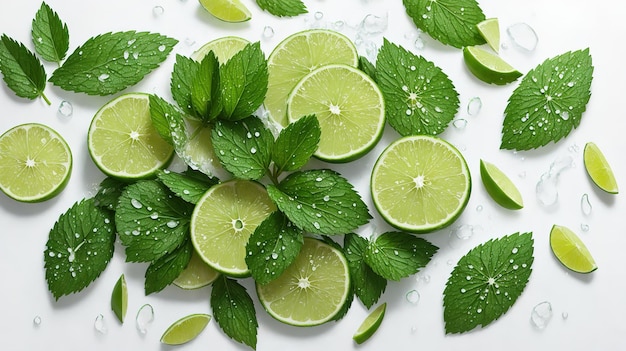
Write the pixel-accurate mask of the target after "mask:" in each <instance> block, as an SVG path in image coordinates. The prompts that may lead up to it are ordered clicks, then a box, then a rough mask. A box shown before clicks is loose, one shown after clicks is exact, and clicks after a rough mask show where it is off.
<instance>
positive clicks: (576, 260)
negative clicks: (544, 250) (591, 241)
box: [550, 225, 598, 273]
mask: <svg viewBox="0 0 626 351" xmlns="http://www.w3.org/2000/svg"><path fill="white" fill-rule="evenodd" d="M550 248H551V249H552V252H553V253H554V256H556V258H557V259H558V260H559V261H560V262H561V263H562V264H563V265H564V266H565V267H567V268H568V269H570V270H572V271H574V272H578V273H591V272H593V271H595V270H596V269H598V266H597V265H596V262H595V260H594V259H593V256H591V253H590V252H589V250H588V249H587V246H585V244H584V243H583V242H582V240H580V238H579V237H578V236H577V235H576V234H575V233H574V232H573V231H571V230H570V229H569V228H567V227H563V226H559V225H554V226H553V227H552V230H551V231H550Z"/></svg>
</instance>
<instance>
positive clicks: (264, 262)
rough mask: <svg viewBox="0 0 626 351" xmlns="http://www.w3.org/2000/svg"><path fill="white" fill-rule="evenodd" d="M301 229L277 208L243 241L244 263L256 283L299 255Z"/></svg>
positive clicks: (273, 276)
mask: <svg viewBox="0 0 626 351" xmlns="http://www.w3.org/2000/svg"><path fill="white" fill-rule="evenodd" d="M302 234H303V233H302V230H300V229H298V227H296V226H295V225H293V224H291V222H289V219H287V217H285V215H284V214H282V213H281V212H279V211H276V212H274V213H272V214H270V215H269V216H268V217H267V218H266V219H265V220H264V221H263V222H261V224H259V225H258V226H257V227H256V229H255V230H254V232H253V233H252V235H251V236H250V239H248V244H247V245H246V252H247V253H248V255H247V256H246V264H247V266H248V268H249V269H250V272H251V273H252V277H253V278H254V280H255V281H256V282H257V283H259V284H267V283H269V282H271V281H272V280H274V279H276V278H278V277H279V276H280V275H281V273H283V272H284V271H285V269H287V267H289V265H290V264H291V263H292V262H293V261H294V260H295V259H296V257H298V253H299V252H300V248H302V245H303V244H304V237H303V235H302Z"/></svg>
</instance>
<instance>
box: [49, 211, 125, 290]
mask: <svg viewBox="0 0 626 351" xmlns="http://www.w3.org/2000/svg"><path fill="white" fill-rule="evenodd" d="M114 243H115V227H114V225H113V218H112V216H111V215H110V212H108V211H106V210H103V209H101V208H98V207H97V206H96V205H95V202H94V200H93V199H87V200H82V201H80V202H77V203H75V204H74V205H73V206H72V207H71V208H70V209H69V210H67V212H65V213H63V214H62V215H61V216H60V217H59V219H58V220H57V222H56V223H55V224H54V227H53V228H52V229H51V230H50V234H49V237H48V242H47V243H46V249H45V251H44V268H45V270H46V281H47V282H48V289H49V290H50V292H51V293H52V295H53V296H54V298H55V299H57V300H58V299H59V298H60V297H61V296H63V295H69V294H71V293H75V292H78V291H81V290H83V289H84V288H86V287H87V286H89V284H91V282H92V281H94V280H95V279H96V278H98V277H99V276H100V274H101V273H102V272H103V271H104V269H105V268H106V267H107V265H108V263H109V261H110V260H111V257H113V249H114Z"/></svg>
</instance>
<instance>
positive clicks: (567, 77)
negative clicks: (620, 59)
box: [500, 49, 593, 150]
mask: <svg viewBox="0 0 626 351" xmlns="http://www.w3.org/2000/svg"><path fill="white" fill-rule="evenodd" d="M592 80H593V65H592V62H591V55H590V54H589V49H585V50H578V51H573V52H567V53H564V54H562V55H559V56H556V57H554V58H551V59H548V60H546V61H544V62H543V63H542V64H540V65H538V66H537V67H535V68H534V69H532V70H531V71H530V72H528V73H527V74H526V75H525V76H524V78H523V79H522V81H521V83H520V85H519V86H518V87H517V88H516V89H515V90H514V91H513V94H512V95H511V97H510V98H509V103H508V105H507V106H506V109H505V110H504V114H505V118H504V122H503V127H502V143H501V145H500V148H501V149H513V150H530V149H535V148H538V147H541V146H544V145H547V144H548V143H550V142H555V143H556V142H558V141H559V140H561V139H563V138H565V137H566V136H567V135H568V134H569V133H570V132H571V131H572V129H574V128H576V127H578V126H579V125H580V121H581V119H582V115H583V112H585V109H586V106H587V103H588V102H589V99H590V97H591V90H590V89H591V81H592Z"/></svg>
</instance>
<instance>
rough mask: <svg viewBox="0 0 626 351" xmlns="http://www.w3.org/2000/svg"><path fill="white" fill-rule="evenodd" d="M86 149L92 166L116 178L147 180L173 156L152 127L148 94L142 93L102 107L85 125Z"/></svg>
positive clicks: (110, 102)
mask: <svg viewBox="0 0 626 351" xmlns="http://www.w3.org/2000/svg"><path fill="white" fill-rule="evenodd" d="M87 146H88V148H89V154H90V155H91V158H92V159H93V161H94V163H95V164H96V166H98V168H100V170H101V171H102V172H104V173H105V174H107V175H109V176H111V177H115V178H120V179H140V178H148V177H151V176H153V175H154V174H155V173H156V172H157V171H158V170H160V169H162V168H164V167H166V166H167V165H168V163H169V162H170V160H171V159H172V156H173V155H174V148H173V147H172V146H171V145H170V144H168V143H167V142H166V141H165V140H163V138H161V136H160V135H159V133H158V132H157V130H156V129H155V128H154V126H153V124H152V119H151V117H150V101H149V95H148V94H142V93H130V94H125V95H121V96H119V97H116V98H114V99H113V100H111V101H109V102H108V103H106V104H105V105H104V106H102V107H101V108H100V110H98V112H97V113H96V115H95V116H94V117H93V119H92V121H91V125H90V126H89V131H88V134H87Z"/></svg>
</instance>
